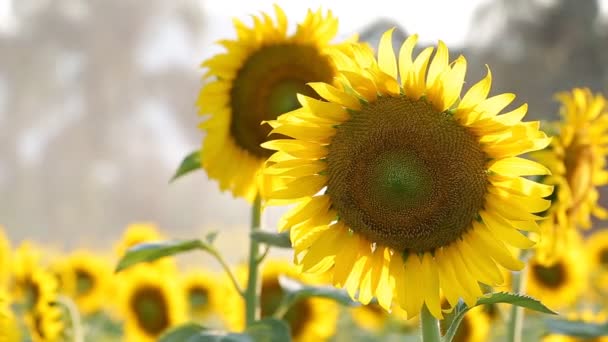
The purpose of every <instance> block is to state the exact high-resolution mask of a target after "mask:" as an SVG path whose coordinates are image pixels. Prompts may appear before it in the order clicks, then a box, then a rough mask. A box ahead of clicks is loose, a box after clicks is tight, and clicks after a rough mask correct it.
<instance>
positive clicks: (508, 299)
mask: <svg viewBox="0 0 608 342" xmlns="http://www.w3.org/2000/svg"><path fill="white" fill-rule="evenodd" d="M497 303H507V304H512V305H516V306H521V307H524V308H526V309H530V310H534V311H538V312H542V313H547V314H551V315H557V312H555V311H553V310H551V309H549V308H547V307H546V306H545V305H544V304H543V303H541V302H540V301H538V300H536V299H534V298H532V297H528V296H524V295H520V294H515V293H507V292H497V293H489V294H487V295H485V296H483V297H481V298H479V299H478V300H477V304H475V306H478V305H484V304H497Z"/></svg>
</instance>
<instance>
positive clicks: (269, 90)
mask: <svg viewBox="0 0 608 342" xmlns="http://www.w3.org/2000/svg"><path fill="white" fill-rule="evenodd" d="M334 74H335V71H334V67H333V65H332V63H331V61H330V60H329V59H328V58H327V57H326V56H323V55H321V54H320V52H319V49H318V48H317V47H314V46H311V45H299V44H293V43H285V44H278V45H270V46H265V47H262V48H260V49H259V50H258V51H256V52H255V53H253V54H252V55H251V56H249V58H248V59H247V60H246V61H245V62H244V64H243V66H242V68H241V69H240V70H239V71H238V73H237V75H236V77H235V79H234V81H233V86H232V89H231V91H230V108H231V111H232V120H231V122H230V135H231V136H232V137H233V138H234V140H235V141H236V143H237V144H238V145H239V146H240V147H241V148H243V149H244V150H246V151H248V152H249V153H251V154H253V155H255V156H258V157H261V158H268V157H269V156H270V155H271V154H272V151H270V150H266V149H263V148H262V147H260V144H261V143H263V142H265V141H267V140H269V137H268V134H269V133H270V130H271V128H270V127H269V126H268V125H262V124H261V123H262V121H266V120H274V119H276V118H277V116H279V115H280V114H283V113H286V112H289V111H292V110H294V109H297V108H299V107H300V104H299V103H298V99H297V97H296V94H298V93H299V94H304V95H306V96H310V97H315V98H318V96H317V94H316V93H315V91H314V90H313V89H312V88H310V87H309V86H307V85H306V83H308V82H328V83H330V82H331V81H332V78H333V76H334ZM273 138H275V139H276V138H277V137H273Z"/></svg>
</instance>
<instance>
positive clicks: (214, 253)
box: [206, 248, 245, 297]
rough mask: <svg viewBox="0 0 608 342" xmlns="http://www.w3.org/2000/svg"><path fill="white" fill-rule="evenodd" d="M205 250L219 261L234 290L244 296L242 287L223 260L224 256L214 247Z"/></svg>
mask: <svg viewBox="0 0 608 342" xmlns="http://www.w3.org/2000/svg"><path fill="white" fill-rule="evenodd" d="M206 250H207V252H208V253H209V254H211V255H212V256H213V257H214V258H215V259H216V260H217V261H218V262H219V263H220V265H221V266H222V268H223V269H224V272H226V274H227V275H228V278H230V281H231V282H232V285H233V286H234V288H235V289H236V291H237V292H238V293H239V294H240V295H241V297H244V296H245V292H244V291H243V289H242V288H241V286H240V285H239V282H238V281H237V280H236V277H235V276H234V273H232V270H231V269H230V266H228V264H227V263H226V260H224V257H222V255H221V254H220V252H218V251H217V250H216V249H215V248H208V249H206Z"/></svg>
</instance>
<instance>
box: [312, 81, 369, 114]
mask: <svg viewBox="0 0 608 342" xmlns="http://www.w3.org/2000/svg"><path fill="white" fill-rule="evenodd" d="M308 85H309V86H310V87H311V88H312V89H314V90H315V91H316V92H317V93H318V94H319V95H320V96H321V97H322V98H324V99H326V100H327V101H329V102H334V103H338V104H341V105H343V106H345V107H347V108H350V109H360V108H361V103H360V102H359V100H358V99H357V98H355V97H354V96H352V95H349V94H347V93H345V92H343V91H341V90H339V89H337V88H336V87H334V86H331V85H329V84H327V83H323V82H311V83H308Z"/></svg>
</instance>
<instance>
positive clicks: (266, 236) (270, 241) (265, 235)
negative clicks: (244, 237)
mask: <svg viewBox="0 0 608 342" xmlns="http://www.w3.org/2000/svg"><path fill="white" fill-rule="evenodd" d="M251 238H252V239H254V240H256V241H257V242H261V243H264V244H267V245H269V246H272V247H280V248H291V240H290V239H289V232H284V233H271V232H265V231H263V230H255V231H253V232H251Z"/></svg>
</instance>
